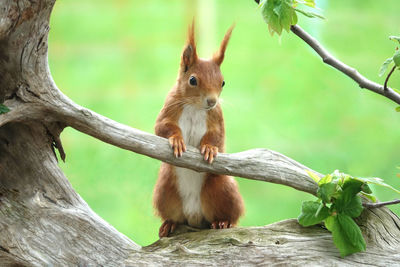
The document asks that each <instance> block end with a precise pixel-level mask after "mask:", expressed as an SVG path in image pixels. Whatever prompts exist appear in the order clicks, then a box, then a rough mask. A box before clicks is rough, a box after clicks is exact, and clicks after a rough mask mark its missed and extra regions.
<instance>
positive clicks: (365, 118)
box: [49, 0, 400, 245]
mask: <svg viewBox="0 0 400 267" xmlns="http://www.w3.org/2000/svg"><path fill="white" fill-rule="evenodd" d="M317 3H318V4H319V6H320V7H321V8H322V9H323V10H324V11H323V14H324V15H325V16H326V17H327V20H326V21H321V20H311V19H307V18H300V21H299V25H301V26H302V27H303V28H305V29H306V30H307V31H308V32H309V33H311V34H312V35H313V36H315V37H316V38H317V39H319V40H320V41H321V42H322V43H323V44H324V45H325V46H326V47H327V48H328V49H329V50H330V51H331V52H332V53H333V55H335V56H337V57H338V58H339V59H341V60H343V61H344V62H346V63H347V64H349V65H350V66H354V67H356V68H358V70H359V71H360V72H361V73H362V74H364V75H365V76H366V77H368V78H370V79H372V80H374V81H376V82H379V83H383V81H384V77H378V75H377V73H378V70H379V67H380V65H381V64H382V63H383V61H384V60H385V59H386V58H387V57H390V56H392V54H393V52H394V48H395V43H394V42H391V41H389V40H388V36H389V35H399V34H400V16H399V15H398V14H399V9H400V2H399V1H398V0H386V1H383V2H382V1H375V0H364V1H346V0H335V1H333V0H324V1H317ZM193 15H196V17H197V25H198V29H199V31H198V32H199V34H198V40H199V44H198V45H199V50H200V56H203V57H208V56H210V55H211V53H212V50H214V49H216V48H217V47H218V45H219V41H220V40H221V39H222V37H223V34H224V32H225V31H226V29H227V28H228V27H229V26H230V24H231V23H232V22H233V21H235V22H236V23H237V25H236V28H235V30H234V32H233V35H232V39H231V42H230V44H229V47H228V49H227V53H226V57H225V61H224V63H223V65H222V71H223V74H224V76H225V81H226V86H225V87H224V91H223V94H222V97H223V99H224V102H223V110H224V115H225V119H226V121H225V124H226V137H227V152H239V151H243V150H247V149H251V148H257V147H263V148H269V149H273V150H276V151H278V152H281V153H283V154H285V155H287V156H289V157H291V158H293V159H295V160H297V161H299V162H301V163H303V164H305V165H307V166H309V167H311V168H313V169H315V170H317V171H319V172H321V173H330V172H332V171H333V170H335V169H339V170H341V171H343V172H346V173H350V174H352V175H358V176H376V177H382V178H384V179H385V181H386V182H387V183H389V184H391V185H393V186H395V187H397V188H399V187H400V178H397V177H396V173H398V172H400V170H398V169H396V166H400V142H399V141H400V140H399V137H400V113H396V112H395V107H396V105H395V104H394V103H393V102H391V101H389V100H388V99H386V98H383V97H381V96H379V95H376V94H374V93H371V92H369V91H366V90H361V89H360V88H359V87H358V85H356V84H355V83H354V82H353V81H351V80H350V79H349V78H347V77H345V76H344V75H343V74H341V73H339V72H338V71H336V70H334V69H332V68H331V67H329V66H326V65H324V64H323V63H322V61H321V60H320V58H319V57H317V56H316V54H315V53H314V52H313V51H312V50H311V49H310V48H308V47H307V45H306V44H305V43H303V42H302V41H301V40H300V39H299V38H297V37H296V36H295V35H293V34H287V33H285V34H284V35H283V37H282V38H281V40H279V38H277V37H276V36H274V37H271V36H270V35H269V34H268V31H267V25H266V24H265V23H264V22H263V20H262V18H261V15H260V13H259V10H257V5H256V4H255V3H254V2H253V1H252V0H248V1H231V0H219V1H216V0H207V1H205V0H204V1H201V0H198V1H197V2H196V1H184V0H169V1H136V0H135V1H130V0H114V1H110V0H108V1H107V0H85V1H79V0H68V1H65V0H64V1H57V2H56V5H55V8H54V11H53V14H52V18H51V31H50V40H49V60H50V67H51V72H52V74H53V76H54V79H55V81H56V83H57V85H58V86H59V88H60V89H61V90H62V91H63V92H64V93H65V94H66V95H68V96H69V97H70V98H71V99H73V100H74V101H76V102H77V103H78V104H80V105H83V106H85V107H87V108H89V109H92V110H94V111H95V112H98V113H100V114H102V115H104V116H107V117H109V118H111V119H113V120H116V121H118V122H121V123H124V124H127V125H130V126H132V127H134V128H138V129H141V130H144V131H147V132H153V126H154V122H155V119H156V117H157V114H158V112H159V110H160V109H161V107H162V105H163V102H164V99H165V96H166V94H167V92H168V90H169V89H170V88H171V87H172V85H173V84H174V82H175V79H176V75H177V70H178V66H179V61H180V53H181V49H182V47H183V44H184V40H185V34H186V29H187V25H188V22H189V21H190V18H191V17H192V16H193ZM390 85H391V86H392V87H397V88H398V89H400V73H399V72H397V73H395V74H394V75H393V78H392V79H391V81H390ZM62 141H63V144H64V148H65V150H66V154H67V159H66V163H65V164H64V163H60V165H61V167H62V169H63V170H64V171H65V173H66V175H67V177H68V179H69V180H70V181H71V183H72V185H73V187H74V188H75V189H76V190H77V191H78V193H79V194H80V195H81V196H82V197H83V198H84V199H85V200H86V201H87V202H88V204H89V205H90V206H91V207H92V208H93V210H94V211H95V212H97V213H98V214H99V215H100V216H101V217H103V218H104V219H105V220H106V221H108V222H109V223H110V224H112V225H113V226H115V227H116V228H117V229H118V230H119V231H121V232H122V233H124V234H125V235H127V236H128V237H130V238H131V239H133V240H134V241H135V242H137V243H139V244H141V245H147V244H150V243H152V242H154V241H155V240H156V239H157V233H158V227H159V226H160V220H159V219H158V218H156V217H155V216H154V215H153V209H152V204H151V198H152V190H153V186H154V183H155V181H156V178H157V172H158V168H159V165H160V162H158V161H156V160H154V159H151V158H147V157H145V156H141V155H137V154H134V153H132V152H128V151H124V150H122V149H119V148H116V147H112V146H110V145H108V144H105V143H102V142H100V141H98V140H95V139H94V138H92V137H90V136H86V135H84V134H82V133H80V132H77V131H76V130H74V129H71V128H68V129H66V130H65V131H64V132H63V134H62ZM237 180H238V181H239V184H240V189H241V192H242V194H243V197H244V200H245V203H246V215H245V216H244V217H243V219H242V220H241V222H240V225H242V226H253V225H265V224H269V223H273V222H276V221H279V220H283V219H288V218H293V217H297V215H298V214H299V211H300V207H301V202H302V201H303V200H307V199H312V196H309V195H307V194H306V193H302V192H298V191H296V190H293V189H291V188H287V187H284V186H280V185H274V184H269V183H264V182H258V181H252V180H247V179H240V178H238V179H237ZM375 191H376V193H377V195H378V197H379V198H380V199H381V200H390V199H393V198H396V197H397V198H398V197H399V196H398V195H396V194H395V193H393V192H391V191H389V190H385V189H380V188H379V189H378V188H375ZM391 208H392V209H393V210H394V211H395V212H396V213H397V214H400V205H397V206H395V207H391Z"/></svg>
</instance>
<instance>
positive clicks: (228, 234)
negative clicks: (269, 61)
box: [0, 0, 400, 266]
mask: <svg viewBox="0 0 400 267" xmlns="http://www.w3.org/2000/svg"><path fill="white" fill-rule="evenodd" d="M53 5H54V0H36V1H29V0H4V1H1V2H0V11H1V12H0V76H1V79H0V100H1V102H3V101H4V103H5V104H6V105H7V106H8V107H10V108H11V111H10V112H9V113H7V114H4V115H0V265H2V266H3V265H5V266H7V265H18V266H21V265H22V266H31V265H32V266H48V265H55V266H58V265H60V266H77V265H78V266H92V265H93V266H97V265H106V266H121V265H123V264H126V265H146V266H149V265H155V264H178V265H181V264H189V263H193V264H202V265H211V264H213V265H219V264H221V265H222V264H224V265H225V264H232V265H233V264H235V265H237V264H269V263H276V264H298V265H304V264H308V263H313V264H328V265H334V264H338V265H339V264H340V265H343V264H344V265H346V264H348V265H353V266H354V265H361V264H368V263H376V262H377V261H381V262H378V263H382V265H385V266H388V265H394V264H397V262H398V260H399V257H398V256H396V253H394V251H398V250H399V248H400V247H399V235H400V230H399V225H400V220H399V218H398V217H397V216H396V215H394V214H393V213H391V212H390V211H389V210H388V209H386V208H379V209H375V210H373V211H369V210H366V211H365V212H364V214H363V216H362V217H361V218H360V219H359V220H360V221H359V223H360V224H361V227H362V230H363V233H364V235H365V237H366V239H367V242H368V250H367V252H366V253H361V254H356V255H352V256H350V257H347V258H346V259H344V260H343V259H341V258H339V253H338V251H337V249H336V248H335V247H334V246H333V243H332V239H331V236H330V234H329V233H328V232H327V231H326V230H325V229H322V228H321V227H312V228H303V227H300V226H299V225H298V224H297V223H296V221H294V220H289V221H284V222H280V223H276V224H273V225H269V226H265V227H252V228H236V229H227V230H223V231H221V230H218V231H215V230H209V231H201V232H197V233H185V234H182V235H179V236H176V237H173V238H165V239H162V240H160V241H158V242H156V243H155V244H153V245H151V246H149V247H146V248H141V247H139V246H138V245H136V244H135V243H134V242H133V241H131V240H129V239H128V238H126V237H125V236H124V235H122V234H121V233H119V232H118V231H116V230H115V229H114V228H113V227H112V226H110V225H109V224H108V223H106V222H105V221H103V220H102V219H101V218H99V217H98V216H97V215H96V214H95V213H94V212H93V211H92V210H91V209H90V208H89V207H88V205H87V204H86V203H85V202H84V200H82V198H81V197H80V196H79V195H78V194H77V193H76V192H75V191H74V190H73V188H72V187H71V185H70V183H69V182H68V180H67V178H66V177H65V176H64V174H63V173H62V171H61V170H60V168H59V167H58V165H57V159H56V156H55V153H56V152H55V151H54V150H55V148H58V149H59V150H60V154H61V155H62V154H63V153H62V146H61V142H60V140H59V134H60V132H61V131H62V130H63V129H64V127H67V126H71V127H74V128H75V129H77V130H79V131H82V132H84V133H87V134H89V135H91V136H93V137H95V138H98V139H100V140H102V141H104V142H107V143H110V144H113V145H115V146H118V147H121V148H123V149H128V150H131V151H133V152H136V153H141V154H144V155H147V156H150V157H153V158H156V159H159V160H163V161H165V162H168V163H171V164H174V165H177V166H181V167H187V168H191V169H194V170H198V171H208V172H215V173H221V174H231V175H236V176H242V177H247V178H250V179H256V180H262V181H267V182H274V183H280V184H284V185H287V186H291V187H293V188H295V189H298V190H302V191H305V192H308V193H311V194H315V192H316V189H317V186H316V184H315V183H314V182H313V181H312V180H311V179H310V178H309V177H308V175H307V174H306V172H305V170H309V168H307V167H305V166H303V165H301V164H300V163H297V162H296V161H294V160H292V159H289V158H287V157H285V156H283V155H281V154H279V153H277V152H273V151H270V150H266V149H256V150H249V151H245V152H241V153H236V154H221V155H219V157H218V158H217V159H216V160H215V162H214V163H213V164H212V165H208V164H207V163H205V162H204V161H203V160H202V158H201V155H200V153H199V152H198V150H197V149H196V148H193V147H191V148H188V151H187V152H186V153H185V154H184V156H183V157H182V158H179V159H176V158H174V157H173V155H172V152H171V149H170V148H169V146H168V143H167V141H166V140H165V139H162V138H159V137H157V136H154V135H152V134H148V133H145V132H142V131H139V130H136V129H133V128H130V127H128V126H125V125H122V124H119V123H117V122H114V121H112V120H110V119H108V118H105V117H103V116H101V115H99V114H96V113H94V112H92V111H90V110H88V109H85V108H83V107H80V106H79V105H77V104H75V103H73V102H72V101H71V100H70V99H68V98H67V97H66V96H64V95H63V94H62V93H61V92H60V91H59V90H58V88H57V87H56V85H55V84H54V82H53V80H52V78H51V75H50V72H49V69H48V64H47V34H48V31H49V26H48V22H49V16H50V13H51V9H52V7H53ZM71 156H73V155H71ZM282 203H283V204H282V205H283V206H284V200H282ZM183 230H185V228H183Z"/></svg>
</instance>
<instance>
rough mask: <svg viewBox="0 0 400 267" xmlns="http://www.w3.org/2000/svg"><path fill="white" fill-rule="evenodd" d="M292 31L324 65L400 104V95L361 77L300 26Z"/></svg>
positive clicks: (293, 27)
mask: <svg viewBox="0 0 400 267" xmlns="http://www.w3.org/2000/svg"><path fill="white" fill-rule="evenodd" d="M290 29H291V31H292V32H293V33H294V34H296V35H297V36H298V37H300V38H301V39H302V40H303V41H304V42H306V43H307V44H308V45H309V46H310V47H311V48H312V49H314V50H315V52H317V53H318V55H319V56H320V57H321V58H322V60H323V61H324V63H326V64H328V65H330V66H332V67H334V68H335V69H337V70H339V71H340V72H342V73H344V74H346V75H347V76H349V77H350V78H351V79H353V81H355V82H356V83H357V84H358V85H359V86H360V87H361V88H365V89H368V90H371V91H373V92H375V93H377V94H380V95H383V96H385V97H387V98H389V99H391V100H393V101H394V102H396V103H397V104H400V94H398V93H397V92H395V91H394V90H392V89H391V88H389V87H388V88H387V90H385V89H384V87H383V86H382V85H380V84H378V83H375V82H373V81H371V80H369V79H367V78H365V77H364V76H363V75H361V74H360V73H359V72H358V71H357V70H356V69H354V68H352V67H350V66H348V65H346V64H344V63H343V62H341V61H340V60H338V59H337V58H335V57H334V56H332V55H331V54H330V53H329V52H328V51H327V50H326V49H325V48H324V47H323V46H322V45H321V44H320V43H319V42H318V41H317V40H316V39H314V38H313V37H312V36H311V35H309V34H308V33H307V32H306V31H304V30H303V29H302V28H301V27H300V26H298V25H292V26H291V27H290Z"/></svg>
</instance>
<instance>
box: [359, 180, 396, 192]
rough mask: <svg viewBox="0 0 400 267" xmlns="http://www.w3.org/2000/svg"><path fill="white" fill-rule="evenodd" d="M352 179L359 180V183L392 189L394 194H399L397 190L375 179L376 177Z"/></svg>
mask: <svg viewBox="0 0 400 267" xmlns="http://www.w3.org/2000/svg"><path fill="white" fill-rule="evenodd" d="M354 179H357V180H360V181H362V182H365V183H369V184H374V185H379V186H382V187H386V188H389V189H392V190H393V191H394V192H396V193H399V194H400V190H397V189H396V188H394V187H392V186H390V185H388V184H386V183H384V182H383V180H382V179H381V178H377V177H369V178H360V177H355V178H354Z"/></svg>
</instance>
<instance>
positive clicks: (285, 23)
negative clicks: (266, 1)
mask: <svg viewBox="0 0 400 267" xmlns="http://www.w3.org/2000/svg"><path fill="white" fill-rule="evenodd" d="M280 1H281V3H280V4H276V6H275V7H274V9H273V11H274V13H275V14H276V15H278V18H279V23H280V24H281V27H282V28H283V29H285V30H286V31H287V32H289V31H290V25H292V21H293V19H292V17H293V14H294V10H293V7H292V6H291V1H290V0H280Z"/></svg>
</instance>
